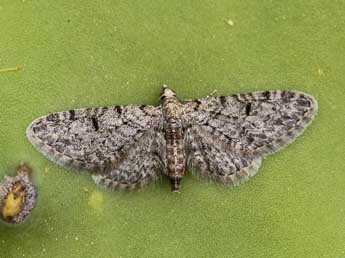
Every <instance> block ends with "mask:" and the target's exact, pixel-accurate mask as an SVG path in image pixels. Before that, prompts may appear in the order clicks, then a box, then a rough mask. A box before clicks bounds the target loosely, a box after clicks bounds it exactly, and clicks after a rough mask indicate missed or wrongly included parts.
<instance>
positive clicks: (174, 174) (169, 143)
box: [165, 120, 185, 191]
mask: <svg viewBox="0 0 345 258" xmlns="http://www.w3.org/2000/svg"><path fill="white" fill-rule="evenodd" d="M165 139H166V155H167V156H166V158H167V169H168V176H169V178H170V182H171V188H172V190H173V191H178V190H179V188H180V181H181V178H182V177H183V175H184V171H185V152H184V134H183V128H182V125H181V123H180V122H179V121H175V120H170V121H167V123H166V127H165Z"/></svg>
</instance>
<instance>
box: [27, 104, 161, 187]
mask: <svg viewBox="0 0 345 258" xmlns="http://www.w3.org/2000/svg"><path fill="white" fill-rule="evenodd" d="M161 124H162V112H161V109H160V107H153V106H145V105H141V106H137V105H128V106H113V107H100V108H88V109H76V110H70V111H65V112H58V113H54V114H50V115H48V116H44V117H41V118H38V119H36V120H34V121H33V122H32V123H31V125H30V126H29V127H28V129H27V137H28V138H29V140H30V141H31V143H32V144H33V145H34V146H35V147H36V148H37V149H38V150H39V151H40V152H41V153H43V154H44V155H45V156H46V157H47V158H49V159H50V160H52V161H54V162H56V163H58V164H60V165H63V166H67V167H72V168H75V169H78V170H88V171H92V172H94V179H95V181H96V182H97V183H103V184H105V185H107V186H111V187H118V186H122V187H126V186H128V187H133V186H134V185H137V184H139V183H140V182H141V181H145V182H146V181H148V177H150V178H154V177H155V175H154V174H155V171H154V168H155V167H157V166H159V162H158V160H159V156H158V154H159V153H163V151H162V150H161V149H162V146H161V143H160V142H158V141H159V139H160V136H159V135H161V133H162V131H161V130H162V126H161ZM97 175H98V176H97ZM109 180H111V182H110V181H109Z"/></svg>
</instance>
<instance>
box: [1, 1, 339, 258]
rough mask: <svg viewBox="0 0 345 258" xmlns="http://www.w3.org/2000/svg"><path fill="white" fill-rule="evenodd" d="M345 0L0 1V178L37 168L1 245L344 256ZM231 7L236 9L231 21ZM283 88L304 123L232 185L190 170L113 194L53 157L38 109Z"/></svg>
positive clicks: (114, 252) (109, 252)
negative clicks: (171, 93) (299, 96)
mask: <svg viewBox="0 0 345 258" xmlns="http://www.w3.org/2000/svg"><path fill="white" fill-rule="evenodd" d="M344 10H345V2H344V1H336V0H334V1H324V0H311V1H297V0H291V1H268V0H263V1H250V0H247V1H238V0H219V1H200V0H199V1H197V0H194V1H192V0H186V1H173V0H171V1H163V0H155V1H152V0H141V1H133V0H132V1H128V0H127V1H125V0H123V1H119V0H116V1H111V0H98V1H82V0H74V1H67V0H63V1H62V0H61V1H50V0H49V1H48V0H25V1H24V0H1V1H0V68H7V67H15V66H17V65H20V66H22V67H23V69H22V70H20V71H17V72H3V73H0V178H2V176H3V175H5V174H14V173H15V166H16V165H17V164H18V163H19V161H21V160H24V161H27V162H29V163H30V164H31V165H32V167H33V168H34V176H35V178H34V181H35V184H36V185H37V189H38V194H39V197H38V200H37V207H36V208H35V209H34V210H33V212H32V214H31V215H30V216H29V217H28V219H27V221H26V222H25V223H24V224H22V225H19V226H8V225H5V224H3V223H0V257H1V258H11V257H22V256H25V257H35V258H38V257H102V258H103V257H104V258H107V257H111V258H113V257H114V258H115V257H246V258H247V257H249V258H251V257H289V258H291V257H331V258H334V257H336V258H337V257H345V208H344V207H345V174H344V161H343V158H344V154H345V151H344V149H345V148H344V124H345V118H344V113H345V105H344V100H345V88H344V87H345V85H344V81H345V65H344V64H345V62H344V60H345V59H344V52H345V30H344V28H345V18H344ZM230 20H231V21H230ZM163 84H168V85H170V86H171V87H172V88H173V89H175V90H176V91H177V93H178V94H179V96H180V97H182V98H198V97H202V96H205V95H207V94H210V93H211V92H212V91H214V90H217V94H224V95H228V94H232V93H237V92H247V91H256V90H264V89H291V90H299V91H304V92H307V93H309V94H312V95H314V96H315V97H316V99H317V100H318V102H319V113H318V115H317V117H316V119H315V121H314V122H313V124H312V125H311V126H310V127H309V128H308V129H307V130H306V132H305V133H304V134H303V136H301V137H300V138H299V139H298V140H297V141H296V142H295V143H294V144H292V145H290V146H289V147H288V148H287V149H284V150H283V151H281V152H279V153H278V154H275V155H272V156H270V157H269V158H267V159H266V160H265V162H264V163H263V166H262V167H261V169H260V172H259V173H258V175H257V176H256V177H255V178H253V179H251V180H250V181H249V182H248V183H246V184H243V185H242V186H240V187H237V188H223V187H220V186H217V185H214V184H210V183H206V182H203V181H200V180H198V179H197V178H195V177H193V176H192V175H188V176H186V178H185V179H184V180H183V182H182V183H183V184H182V187H183V188H182V192H181V194H172V193H171V192H170V191H169V185H168V182H167V180H166V179H163V180H162V181H161V182H157V183H156V184H153V185H152V186H150V187H148V188H146V189H145V190H144V191H141V192H135V193H118V192H112V191H108V190H105V189H103V188H102V187H100V186H97V185H95V184H94V183H93V181H92V179H91V178H90V176H89V175H86V174H83V175H80V174H78V173H74V172H71V171H67V170H64V169H63V168H61V167H59V166H57V165H54V164H53V163H52V162H49V161H47V160H46V159H45V158H44V157H43V156H42V155H41V154H39V153H38V152H37V151H36V150H34V149H33V147H32V146H31V145H30V143H29V142H28V141H27V139H26V138H25V129H26V127H27V126H28V124H29V123H30V122H31V121H32V120H33V119H34V118H36V117H38V116H41V115H45V114H48V113H50V112H54V111H62V110H67V109H71V108H77V107H94V106H104V105H114V104H131V103H144V104H158V103H159V102H158V96H159V93H160V90H161V86H162V85H163Z"/></svg>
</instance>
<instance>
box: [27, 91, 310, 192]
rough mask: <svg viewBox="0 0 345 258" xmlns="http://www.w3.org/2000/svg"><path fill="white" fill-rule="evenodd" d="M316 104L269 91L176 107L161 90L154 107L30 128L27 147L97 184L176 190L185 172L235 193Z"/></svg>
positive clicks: (105, 110)
mask: <svg viewBox="0 0 345 258" xmlns="http://www.w3.org/2000/svg"><path fill="white" fill-rule="evenodd" d="M316 112H317V102H316V100H315V99H314V98H313V97H312V96H310V95H308V94H306V93H302V92H295V91H286V90H273V91H259V92H253V93H241V94H235V95H231V96H211V97H205V98H201V99H195V100H187V101H181V100H180V99H179V98H178V97H177V96H176V93H175V92H174V91H173V90H171V89H170V88H169V87H167V86H163V89H162V92H161V95H160V105H159V106H150V105H127V106H111V107H96V108H84V109H72V110H69V111H63V112H58V113H53V114H50V115H47V116H43V117H40V118H38V119H36V120H34V121H33V122H32V123H31V124H30V126H29V127H28V129H27V137H28V139H29V140H30V142H31V143H32V144H33V145H34V146H35V147H36V148H37V149H38V150H39V151H40V152H41V153H43V154H44V155H45V156H46V157H47V158H48V159H50V160H52V161H54V162H56V163H58V164H60V165H62V166H64V167H70V168H74V169H76V170H81V171H90V172H91V173H92V177H93V179H94V181H95V182H96V183H97V184H102V185H105V186H106V187H109V188H115V189H129V190H131V189H138V188H140V187H142V186H144V185H146V184H147V183H149V182H151V181H154V180H156V179H157V178H159V177H160V176H161V175H166V176H167V177H168V178H169V180H170V184H171V190H172V191H175V192H178V191H179V190H180V185H181V179H182V178H183V176H184V175H185V173H186V171H192V172H194V173H195V174H197V175H199V176H200V177H204V178H208V179H211V180H214V181H216V182H219V183H221V184H224V185H238V184H240V183H241V182H243V181H246V180H247V179H248V178H249V177H252V176H254V175H255V174H256V172H257V171H258V169H259V167H260V165H261V161H262V159H263V158H264V157H266V156H267V155H268V154H271V153H273V152H275V151H277V150H279V149H281V148H282V147H284V146H286V145H287V144H289V143H291V142H292V141H293V140H294V139H295V138H296V137H297V136H298V135H300V134H301V133H302V132H303V130H304V129H305V128H306V127H307V126H308V125H309V124H310V123H311V121H312V120H313V118H314V116H315V114H316Z"/></svg>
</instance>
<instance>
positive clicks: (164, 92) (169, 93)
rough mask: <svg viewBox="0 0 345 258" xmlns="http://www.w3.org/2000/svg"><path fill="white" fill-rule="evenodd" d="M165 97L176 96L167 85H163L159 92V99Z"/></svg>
mask: <svg viewBox="0 0 345 258" xmlns="http://www.w3.org/2000/svg"><path fill="white" fill-rule="evenodd" d="M166 98H176V93H175V92H174V91H173V90H171V89H169V87H168V86H167V85H163V88H162V92H161V100H164V99H166Z"/></svg>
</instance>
